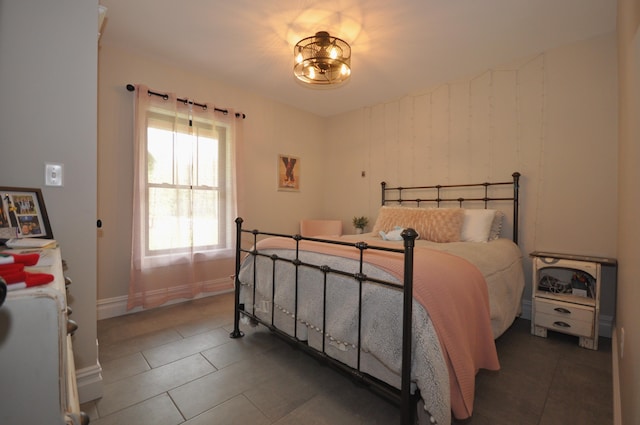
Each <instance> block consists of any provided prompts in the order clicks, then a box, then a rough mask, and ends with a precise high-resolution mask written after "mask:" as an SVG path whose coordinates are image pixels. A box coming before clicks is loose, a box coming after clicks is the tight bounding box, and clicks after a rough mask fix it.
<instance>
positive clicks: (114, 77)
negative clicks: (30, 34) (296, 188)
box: [98, 45, 327, 304]
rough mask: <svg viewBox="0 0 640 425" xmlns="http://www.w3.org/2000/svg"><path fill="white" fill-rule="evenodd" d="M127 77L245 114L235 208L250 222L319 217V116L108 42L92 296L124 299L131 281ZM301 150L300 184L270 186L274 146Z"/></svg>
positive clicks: (285, 224)
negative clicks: (289, 189)
mask: <svg viewBox="0 0 640 425" xmlns="http://www.w3.org/2000/svg"><path fill="white" fill-rule="evenodd" d="M128 83H132V84H137V83H140V84H145V85H147V86H149V87H150V88H152V89H154V90H158V91H172V92H174V93H176V94H177V95H179V96H181V97H188V98H191V99H194V100H196V101H197V102H206V103H210V104H214V105H216V106H218V107H223V108H226V107H229V108H234V109H236V110H238V111H241V112H243V113H245V114H246V115H247V119H246V120H244V122H243V126H244V141H243V149H242V157H243V158H242V161H241V176H242V182H243V185H244V186H245V187H247V188H250V189H247V190H245V191H244V192H242V193H240V199H239V202H240V215H241V216H242V217H243V218H244V220H245V223H246V224H247V225H248V226H249V227H250V228H252V229H253V228H258V229H262V230H270V231H279V232H287V233H294V232H297V231H298V223H299V221H300V219H301V218H320V217H322V215H321V214H322V212H321V206H322V199H321V197H320V195H319V194H321V193H322V184H323V181H322V178H321V177H322V175H323V169H324V168H323V167H324V164H325V159H326V155H327V153H326V150H325V149H324V144H325V141H324V135H325V134H326V131H325V126H324V120H323V119H322V118H319V117H316V116H314V115H311V114H309V113H306V112H302V111H299V110H296V109H292V108H290V107H288V106H285V105H282V104H279V103H276V102H273V101H270V100H269V99H265V98H262V97H259V96H255V95H253V94H252V93H251V91H250V89H240V88H237V87H233V86H230V85H228V84H224V83H223V82H220V81H216V80H215V79H214V78H213V77H211V76H208V75H202V74H199V73H198V72H195V71H193V70H185V69H178V68H175V67H172V66H171V65H169V64H168V63H165V62H162V61H157V60H151V59H149V58H144V57H141V56H139V55H135V54H132V53H129V52H126V51H123V50H118V49H115V48H112V47H109V46H108V45H103V46H101V47H100V52H99V83H98V90H99V107H98V113H99V114H98V117H99V118H98V122H99V124H98V141H99V147H98V176H99V178H98V213H99V217H100V218H101V219H102V221H103V228H102V229H101V231H100V232H99V234H98V252H99V258H100V261H99V268H98V299H99V301H100V302H101V303H102V304H104V303H108V302H109V301H112V302H115V303H120V304H122V301H123V297H125V296H126V294H127V290H128V282H129V264H130V252H131V242H130V241H131V231H130V225H131V196H132V195H131V190H132V188H131V186H132V173H133V171H132V169H133V165H132V146H131V142H132V116H133V109H132V105H133V103H132V102H133V94H132V93H130V92H128V91H127V90H126V88H125V86H126V85H127V84H128ZM280 153H282V154H289V155H294V156H298V157H300V158H301V160H302V163H301V172H302V176H301V190H300V192H298V193H292V192H278V191H277V190H276V182H277V180H276V164H277V155H278V154H280ZM217 268H218V271H219V273H218V276H216V277H217V278H220V279H227V280H228V276H229V275H230V274H231V273H233V262H229V261H226V262H220V263H218V264H217Z"/></svg>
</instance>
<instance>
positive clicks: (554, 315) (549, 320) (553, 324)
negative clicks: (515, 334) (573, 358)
mask: <svg viewBox="0 0 640 425" xmlns="http://www.w3.org/2000/svg"><path fill="white" fill-rule="evenodd" d="M535 311H536V314H535V325H536V326H541V327H544V328H547V329H551V330H556V331H559V332H565V333H569V334H572V335H578V336H586V337H592V336H593V329H594V328H593V326H594V316H595V312H594V310H593V309H592V308H588V307H582V306H577V305H575V304H570V303H563V302H557V301H554V302H549V301H544V300H540V299H536V300H535Z"/></svg>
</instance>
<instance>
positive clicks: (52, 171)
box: [44, 164, 64, 186]
mask: <svg viewBox="0 0 640 425" xmlns="http://www.w3.org/2000/svg"><path fill="white" fill-rule="evenodd" d="M63 168H64V167H63V166H62V164H45V166H44V184H45V185H47V186H62V173H63Z"/></svg>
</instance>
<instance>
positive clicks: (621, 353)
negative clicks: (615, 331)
mask: <svg viewBox="0 0 640 425" xmlns="http://www.w3.org/2000/svg"><path fill="white" fill-rule="evenodd" d="M623 357H624V328H620V358H623Z"/></svg>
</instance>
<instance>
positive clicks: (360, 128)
mask: <svg viewBox="0 0 640 425" xmlns="http://www.w3.org/2000/svg"><path fill="white" fill-rule="evenodd" d="M615 43H616V40H615V35H614V34H608V35H603V36H600V37H596V38H593V39H590V40H585V41H583V42H580V43H576V44H572V45H569V46H564V47H562V48H559V49H555V50H552V51H548V52H545V53H544V54H541V55H538V56H536V57H532V58H528V59H525V60H522V61H520V62H519V63H515V64H512V65H505V66H500V67H496V68H494V69H492V70H489V71H486V72H483V73H480V74H478V75H475V76H471V77H469V78H468V79H463V80H457V81H451V82H448V83H445V84H442V85H440V86H438V87H435V88H433V89H425V91H424V92H421V93H417V94H414V95H411V96H406V97H404V98H402V99H398V100H396V101H392V102H388V103H385V104H379V105H373V106H371V107H367V108H362V109H360V110H356V111H352V112H349V113H345V114H341V115H338V116H334V117H332V118H328V119H324V118H319V117H314V116H312V115H309V114H306V113H304V112H300V111H297V110H295V109H291V108H288V107H286V106H283V105H280V104H277V103H275V102H271V101H269V100H267V99H263V98H260V97H257V96H254V95H252V94H251V93H250V92H248V91H245V90H240V89H238V88H233V87H229V86H227V85H225V84H221V83H219V82H216V81H215V80H213V79H211V78H209V77H208V76H203V75H199V74H197V73H196V72H190V71H187V70H180V69H176V68H172V67H171V66H169V65H166V64H164V63H161V62H157V61H151V60H148V59H144V58H140V57H137V56H135V55H132V54H130V53H127V52H124V51H120V50H116V49H114V48H109V47H108V46H102V47H101V50H100V62H99V70H100V73H99V77H100V78H99V99H100V103H99V176H100V177H99V191H98V193H99V216H100V218H101V219H102V220H103V222H104V226H105V227H104V229H103V231H101V232H100V235H99V253H100V262H99V266H100V269H99V274H98V276H99V287H98V298H99V300H108V299H118V297H123V296H124V295H126V292H127V291H126V288H127V281H128V267H129V251H130V249H129V242H128V241H129V240H130V238H129V222H130V213H129V210H130V198H131V188H130V186H131V185H130V181H131V167H132V166H131V154H130V152H131V147H130V143H131V137H130V133H131V118H130V117H131V113H132V111H131V93H129V92H127V91H126V89H125V88H124V87H125V85H126V84H127V83H138V82H141V83H145V84H147V85H148V86H150V87H153V88H155V89H158V90H173V91H175V92H176V93H178V94H181V95H183V96H188V97H193V98H194V99H196V100H201V101H207V102H210V101H213V102H215V103H216V104H218V105H220V106H230V107H234V108H236V109H239V110H242V111H243V112H245V113H247V116H248V118H247V119H246V120H245V122H244V125H245V141H244V155H245V156H244V160H243V163H242V166H243V170H242V176H243V179H244V183H245V184H244V186H245V187H246V190H245V193H244V196H242V198H241V205H242V206H241V210H242V213H241V215H242V216H243V217H244V218H245V219H246V222H247V224H248V225H249V226H250V227H252V228H256V227H257V228H261V229H263V230H264V229H271V230H277V231H285V232H295V231H297V223H298V220H299V219H300V218H304V217H307V218H309V217H311V218H314V217H315V218H318V217H324V218H328V217H331V218H338V219H341V220H343V222H344V226H345V231H346V232H351V231H352V230H351V218H352V217H353V216H354V215H368V216H369V217H371V218H372V219H374V218H375V216H376V211H377V209H378V205H379V202H380V185H379V183H380V181H382V180H386V181H388V182H389V183H390V184H394V183H397V184H403V185H407V184H412V183H425V182H438V183H446V182H451V183H454V182H461V181H463V182H466V181H485V180H487V179H489V180H504V179H507V180H508V179H510V176H511V173H512V172H513V171H519V172H521V173H522V174H523V177H522V181H521V185H522V198H521V208H522V209H521V234H520V241H521V246H522V248H523V252H524V253H525V255H526V254H527V253H528V252H530V251H533V250H536V249H538V250H549V251H560V252H573V253H579V254H588V255H602V256H611V257H615V256H616V228H617V227H616V226H617V207H616V205H617V191H616V190H615V188H616V185H617V168H616V167H617V157H616V140H617V94H616V85H617V74H616V65H615V64H616V44H615ZM218 99H220V100H218ZM277 153H288V154H293V155H297V156H300V157H302V160H303V165H302V170H303V183H302V185H303V188H302V191H301V192H300V193H288V192H277V191H275V157H276V155H277ZM362 171H364V172H365V177H362V176H361V173H362ZM323 185H326V187H323ZM594 223H598V225H597V226H594ZM525 268H526V270H527V276H529V275H530V273H529V271H530V264H529V262H528V261H527V262H526V263H525ZM222 270H223V271H222ZM229 272H230V268H229V267H228V266H226V265H225V266H224V267H223V269H221V276H226V275H228V273H229ZM611 303H613V301H611Z"/></svg>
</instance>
